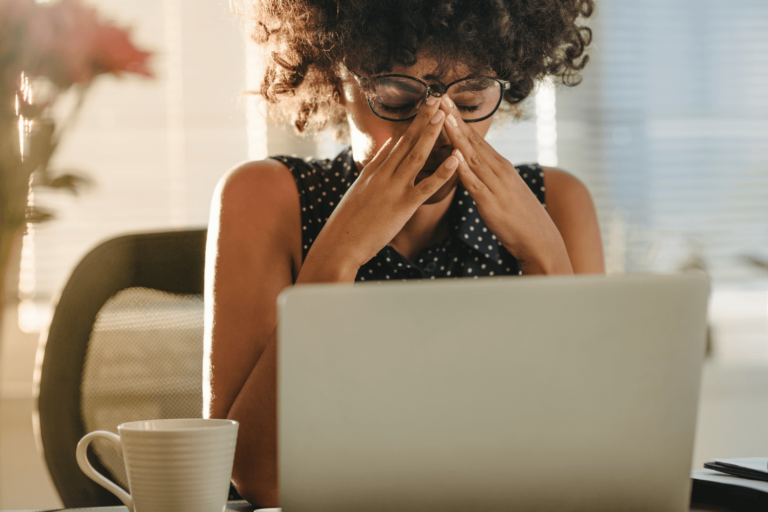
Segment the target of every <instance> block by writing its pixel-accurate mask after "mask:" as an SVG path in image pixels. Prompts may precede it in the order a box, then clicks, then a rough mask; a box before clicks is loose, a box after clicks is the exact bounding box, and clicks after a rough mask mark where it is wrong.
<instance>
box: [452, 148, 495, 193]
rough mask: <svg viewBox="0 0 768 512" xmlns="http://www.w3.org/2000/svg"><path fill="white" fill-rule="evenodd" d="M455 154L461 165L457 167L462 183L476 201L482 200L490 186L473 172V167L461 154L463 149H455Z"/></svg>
mask: <svg viewBox="0 0 768 512" xmlns="http://www.w3.org/2000/svg"><path fill="white" fill-rule="evenodd" d="M453 154H454V155H455V156H457V157H458V158H459V166H458V168H457V172H458V173H459V179H461V184H462V185H464V188H465V189H466V190H467V192H469V195H470V196H472V199H474V200H475V201H479V200H481V199H480V197H481V196H482V195H483V194H485V193H487V192H488V187H487V186H486V185H485V183H483V182H482V181H481V180H480V178H478V177H477V175H476V174H475V173H474V172H472V169H470V168H469V166H468V165H467V162H466V160H465V159H464V157H463V155H462V154H461V151H459V150H458V149H455V150H454V151H453Z"/></svg>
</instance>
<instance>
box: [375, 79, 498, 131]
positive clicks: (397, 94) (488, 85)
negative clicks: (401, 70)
mask: <svg viewBox="0 0 768 512" xmlns="http://www.w3.org/2000/svg"><path fill="white" fill-rule="evenodd" d="M371 86H372V87H371V91H370V97H369V100H370V104H371V108H373V110H374V112H376V114H378V115H379V116H381V117H384V118H386V119H392V120H403V119H408V118H410V117H413V116H414V115H415V114H416V112H417V111H418V110H419V107H420V106H421V103H422V102H423V101H424V99H425V96H426V94H427V88H426V86H425V85H424V84H422V83H421V82H419V81H417V80H413V79H411V78H405V77H381V78H378V79H376V80H374V81H373V82H372V83H371ZM502 92H503V91H502V88H501V84H500V83H499V82H497V81H496V80H493V79H491V78H483V77H480V78H467V79H465V80H461V81H459V82H456V83H455V84H453V85H451V87H449V88H448V90H447V91H446V94H447V95H448V97H450V98H451V100H452V101H453V102H454V103H455V104H456V108H457V109H458V110H459V112H461V117H462V119H464V120H465V121H474V120H479V119H483V118H485V117H488V116H490V115H491V114H493V113H494V112H495V110H496V108H498V106H499V103H500V100H501V94H502Z"/></svg>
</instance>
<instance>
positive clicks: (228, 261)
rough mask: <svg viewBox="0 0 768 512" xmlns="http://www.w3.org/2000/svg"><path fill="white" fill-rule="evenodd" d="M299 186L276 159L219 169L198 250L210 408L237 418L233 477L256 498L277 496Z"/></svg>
mask: <svg viewBox="0 0 768 512" xmlns="http://www.w3.org/2000/svg"><path fill="white" fill-rule="evenodd" d="M299 212H300V208H299V199H298V193H297V191H296V185H295V183H294V182H293V177H292V176H291V174H290V172H289V171H288V170H287V169H286V168H285V167H284V166H283V165H282V164H280V163H278V162H276V161H270V160H267V161H264V162H253V163H249V164H245V165H243V166H241V167H239V168H237V169H235V170H233V171H232V172H230V173H229V174H227V176H225V177H224V179H222V181H221V183H220V184H219V187H218V188H217V192H216V197H215V198H214V201H213V206H212V210H211V222H210V225H209V231H208V247H207V255H206V301H205V307H206V352H207V353H206V358H205V360H206V361H209V362H210V367H209V372H208V374H209V378H210V386H211V387H210V403H209V404H206V405H209V407H210V408H209V412H210V416H211V417H214V418H230V419H234V420H238V421H239V422H240V432H239V435H238V447H237V453H236V456H235V465H234V470H233V478H234V480H235V483H236V485H237V487H238V490H239V491H240V492H241V493H242V494H243V495H244V497H245V498H246V499H248V500H250V501H254V502H256V501H257V500H256V496H258V498H259V499H258V502H259V504H260V505H262V506H271V505H274V504H276V502H277V489H276V481H277V480H276V479H277V476H276V475H277V468H276V465H277V459H276V454H275V451H276V448H275V446H276V445H275V442H276V422H275V418H276V415H275V401H276V395H275V392H276V385H275V372H276V370H275V340H274V332H275V326H276V320H277V316H276V315H277V304H276V302H277V296H278V294H279V293H280V292H281V291H282V290H283V289H284V288H286V287H288V286H290V285H291V284H292V283H293V277H294V275H295V274H296V272H297V269H298V268H299V265H300V258H301V252H300V251H301V218H300V213H299Z"/></svg>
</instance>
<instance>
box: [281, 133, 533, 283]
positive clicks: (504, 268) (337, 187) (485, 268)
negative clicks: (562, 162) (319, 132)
mask: <svg viewBox="0 0 768 512" xmlns="http://www.w3.org/2000/svg"><path fill="white" fill-rule="evenodd" d="M272 158H273V159H275V160H278V161H279V162H281V163H283V164H284V165H285V166H286V167H288V169H289V170H290V171H291V173H292V174H293V177H294V179H295V180H296V185H297V187H298V190H299V202H300V204H301V224H302V246H303V257H304V258H306V256H307V253H308V252H309V249H310V248H311V247H312V243H313V242H314V241H315V240H316V239H317V236H318V234H319V233H320V230H321V229H323V226H325V222H326V221H327V220H328V218H329V217H330V216H331V213H332V212H333V209H334V207H335V205H337V204H338V203H339V201H341V198H342V197H343V196H344V193H346V191H347V190H348V189H349V187H350V186H352V183H354V182H355V180H356V179H357V176H358V174H359V173H358V171H357V167H356V166H355V164H354V161H353V159H352V148H351V147H350V148H347V149H345V150H344V151H342V152H341V153H340V154H339V155H338V156H337V157H336V158H335V159H333V160H316V159H314V158H310V159H306V160H303V159H301V158H296V157H287V156H276V157H272ZM516 169H517V171H518V173H519V174H520V176H521V177H522V178H523V180H524V181H525V183H526V184H527V185H528V187H529V188H530V189H531V191H532V192H533V194H534V195H535V196H536V197H537V199H538V200H539V201H540V202H541V204H542V206H544V207H546V202H545V198H546V196H545V191H544V187H542V186H541V184H542V183H543V181H544V171H543V170H542V168H541V167H540V166H539V165H538V164H529V165H519V166H516ZM537 182H538V184H537ZM448 216H449V217H448V222H449V229H450V235H449V236H448V237H446V238H445V240H443V241H441V242H438V243H436V244H434V245H432V246H429V247H427V248H425V249H424V250H422V251H421V252H420V253H419V255H418V256H417V257H416V258H415V261H411V260H409V259H408V258H406V257H405V256H403V255H402V254H400V253H398V252H397V251H396V250H395V249H393V248H392V247H391V246H389V245H387V246H386V247H384V248H383V249H382V250H381V251H379V253H378V254H377V255H376V256H374V257H373V258H372V259H371V260H370V261H369V262H368V263H366V264H365V265H363V266H362V267H361V268H360V270H359V272H358V273H357V278H356V280H357V281H365V282H368V281H386V280H391V279H396V280H408V279H435V278H443V277H474V278H477V277H484V276H502V275H522V270H521V269H520V263H519V262H518V261H517V259H515V257H514V256H512V255H511V254H510V253H509V252H508V251H507V250H506V249H505V248H504V247H503V246H502V245H501V244H500V243H499V241H498V239H497V238H496V236H495V235H494V234H493V233H492V232H491V231H490V230H489V229H488V226H486V224H485V222H484V221H483V219H482V217H480V214H479V213H478V212H477V206H476V204H475V202H474V201H473V200H472V198H471V197H470V196H469V193H468V192H467V191H466V190H465V189H464V187H462V185H461V183H459V185H458V189H457V190H456V194H455V195H454V199H453V204H452V205H451V207H450V210H449V211H448Z"/></svg>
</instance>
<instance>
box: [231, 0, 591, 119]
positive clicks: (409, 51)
mask: <svg viewBox="0 0 768 512" xmlns="http://www.w3.org/2000/svg"><path fill="white" fill-rule="evenodd" d="M244 1H246V2H248V0H244ZM247 8H248V10H249V12H248V13H247V14H248V16H249V17H250V19H251V20H252V21H253V28H252V38H253V40H254V41H255V42H256V43H258V44H259V45H262V47H264V48H265V50H266V61H267V62H266V72H265V75H264V79H263V82H262V84H261V90H260V94H261V95H262V96H263V97H264V98H265V99H266V100H267V101H268V102H269V103H270V104H276V103H280V104H281V106H282V107H283V108H282V111H283V112H284V113H285V114H287V115H288V116H290V117H291V120H292V123H293V126H294V128H295V129H296V131H297V132H299V133H302V132H304V131H305V130H307V129H322V128H323V127H325V126H326V125H327V124H329V123H331V124H339V123H343V122H344V115H343V109H342V108H340V105H339V98H340V94H341V87H340V80H341V78H340V70H339V66H338V64H339V63H343V64H344V65H345V66H346V67H347V68H349V69H358V70H361V71H363V72H364V73H366V74H377V73H384V72H388V71H390V70H391V69H392V68H393V66H395V65H397V64H399V65H402V66H405V67H408V66H412V65H414V64H415V63H416V60H417V53H418V54H419V55H421V54H422V53H420V52H425V51H426V52H428V54H429V55H430V56H431V57H433V58H434V59H435V60H436V61H437V63H438V68H440V69H446V67H449V66H450V64H451V63H452V62H457V61H458V62H462V63H463V64H465V65H467V66H468V67H469V69H470V70H471V71H472V72H480V71H483V72H487V71H489V70H490V71H493V72H494V73H496V76H498V77H499V78H503V79H505V80H509V81H510V82H512V87H511V88H510V89H509V90H507V91H506V92H505V94H504V99H505V100H506V102H508V104H510V105H513V106H515V105H517V104H519V103H520V102H522V101H523V100H524V99H525V98H526V97H527V96H528V95H529V94H530V93H531V91H532V90H533V89H534V86H535V84H536V82H537V81H539V80H541V79H543V78H544V77H547V76H551V77H554V78H556V79H559V81H560V82H561V83H563V84H564V85H567V86H574V85H577V84H578V83H579V82H580V81H581V77H580V74H579V72H580V71H581V70H582V69H583V68H584V66H585V65H586V64H587V62H588V60H589V56H588V55H586V54H585V49H586V47H587V46H588V45H589V44H590V43H591V41H592V31H591V30H590V29H589V28H588V27H586V26H583V25H580V24H579V22H580V18H587V17H589V16H590V15H591V14H592V12H593V10H594V1H593V0H250V3H248V4H247Z"/></svg>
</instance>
